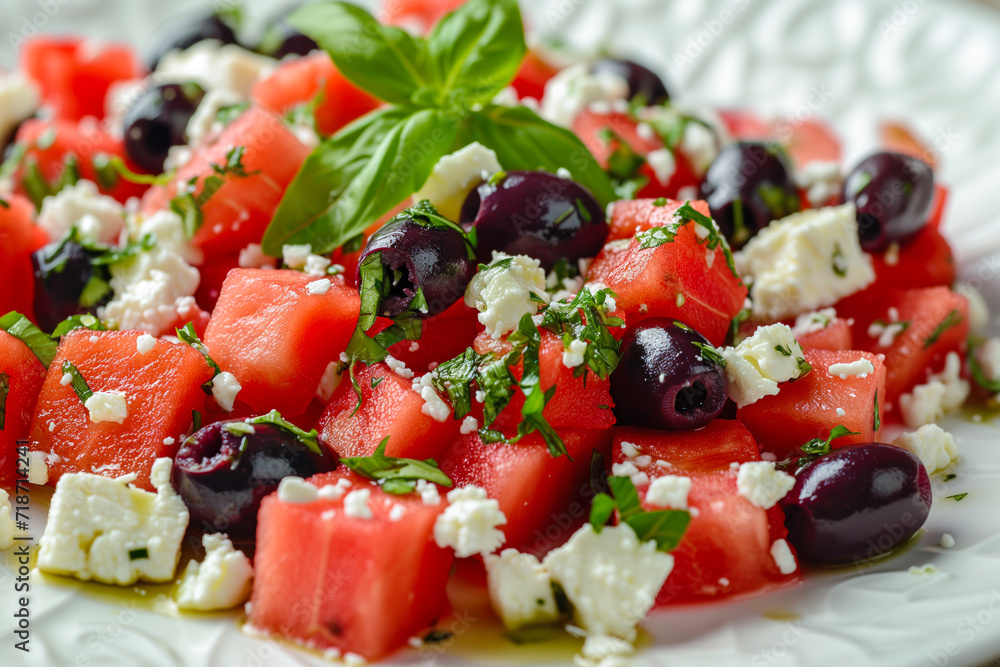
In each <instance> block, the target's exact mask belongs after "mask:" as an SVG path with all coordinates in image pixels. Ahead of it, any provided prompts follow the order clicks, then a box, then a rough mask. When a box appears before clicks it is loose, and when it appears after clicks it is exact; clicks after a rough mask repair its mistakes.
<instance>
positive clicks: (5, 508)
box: [0, 489, 547, 581]
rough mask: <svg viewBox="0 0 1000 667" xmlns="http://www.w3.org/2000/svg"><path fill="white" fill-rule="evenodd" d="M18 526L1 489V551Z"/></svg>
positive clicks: (7, 498)
mask: <svg viewBox="0 0 1000 667" xmlns="http://www.w3.org/2000/svg"><path fill="white" fill-rule="evenodd" d="M16 528H17V525H16V524H15V523H14V515H13V511H12V509H11V506H10V497H9V496H8V495H7V492H6V491H4V490H3V489H0V551H3V550H4V549H10V548H11V547H12V546H14V531H15V530H16ZM546 581H547V579H546Z"/></svg>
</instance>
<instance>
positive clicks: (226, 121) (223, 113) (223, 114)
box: [215, 87, 323, 127]
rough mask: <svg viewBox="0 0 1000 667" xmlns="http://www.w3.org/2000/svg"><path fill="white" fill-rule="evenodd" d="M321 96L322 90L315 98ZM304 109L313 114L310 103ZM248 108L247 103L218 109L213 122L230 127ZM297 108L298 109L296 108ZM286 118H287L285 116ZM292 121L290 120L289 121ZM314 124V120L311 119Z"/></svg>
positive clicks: (238, 103)
mask: <svg viewBox="0 0 1000 667" xmlns="http://www.w3.org/2000/svg"><path fill="white" fill-rule="evenodd" d="M322 94H323V88H322V87H321V88H320V91H319V92H318V93H317V94H316V97H315V98H314V99H316V98H320V99H322V98H321V95H322ZM304 106H305V107H307V108H309V107H311V108H309V113H310V115H311V114H312V113H313V112H315V107H314V106H313V103H312V102H309V103H308V104H307V105H304ZM249 108H250V103H249V102H237V103H236V104H229V105H226V106H224V107H219V110H218V111H216V112H215V120H216V121H217V122H218V123H219V124H221V125H222V126H223V127H226V126H228V125H230V124H231V123H232V122H233V121H234V120H236V119H237V118H239V117H240V116H242V115H243V112H244V111H246V110H247V109H249ZM297 108H298V107H297ZM286 117H287V116H286ZM290 120H292V119H290ZM313 122H314V123H315V118H314V119H313Z"/></svg>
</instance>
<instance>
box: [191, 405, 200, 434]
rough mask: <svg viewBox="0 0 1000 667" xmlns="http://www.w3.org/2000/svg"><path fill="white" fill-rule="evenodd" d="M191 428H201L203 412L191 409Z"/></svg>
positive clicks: (198, 429) (196, 429) (197, 429)
mask: <svg viewBox="0 0 1000 667" xmlns="http://www.w3.org/2000/svg"><path fill="white" fill-rule="evenodd" d="M191 428H192V429H193V430H195V431H200V430H201V413H200V412H198V411H197V410H192V411H191Z"/></svg>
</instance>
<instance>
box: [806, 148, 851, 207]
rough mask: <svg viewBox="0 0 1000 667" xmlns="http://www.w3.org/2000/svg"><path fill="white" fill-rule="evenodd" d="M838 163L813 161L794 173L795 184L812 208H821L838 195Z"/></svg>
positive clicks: (839, 177) (839, 179) (839, 178)
mask: <svg viewBox="0 0 1000 667" xmlns="http://www.w3.org/2000/svg"><path fill="white" fill-rule="evenodd" d="M840 182H841V175H840V163H838V162H833V161H830V162H824V161H822V160H813V161H812V162H809V163H808V164H806V165H805V166H804V167H803V168H802V169H799V170H797V171H796V173H795V184H796V185H798V186H799V188H801V189H802V190H805V191H806V199H808V200H809V204H810V205H812V206H813V207H817V206H823V205H824V204H826V203H827V202H829V201H830V199H831V198H833V197H834V196H835V195H837V194H839V193H840Z"/></svg>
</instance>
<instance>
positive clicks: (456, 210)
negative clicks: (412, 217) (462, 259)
mask: <svg viewBox="0 0 1000 667" xmlns="http://www.w3.org/2000/svg"><path fill="white" fill-rule="evenodd" d="M502 170H503V168H502V167H501V166H500V161H499V160H498V159H497V154H496V153H494V152H493V151H492V150H490V149H489V148H486V147H485V146H483V145H482V144H480V143H479V142H477V141H474V142H472V143H471V144H469V145H468V146H464V147H462V148H460V149H459V150H457V151H455V152H454V153H452V154H450V155H445V156H444V157H443V158H441V159H440V160H438V161H437V164H435V165H434V168H433V169H432V170H431V175H430V176H429V177H428V178H427V182H426V183H424V184H423V185H422V186H421V187H420V189H419V190H417V192H416V193H414V195H413V202H414V203H417V202H419V201H421V200H423V199H426V200H428V201H429V202H430V203H431V204H432V205H433V206H434V208H436V209H437V211H438V213H440V214H441V215H442V216H444V217H445V218H448V219H449V220H458V218H459V215H460V214H461V212H462V204H464V203H465V198H466V197H467V196H468V194H469V192H471V191H472V189H473V188H475V187H477V186H478V185H479V184H480V183H482V182H483V181H484V180H486V179H488V178H489V177H490V176H492V175H493V174H495V173H496V172H498V171H502Z"/></svg>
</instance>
